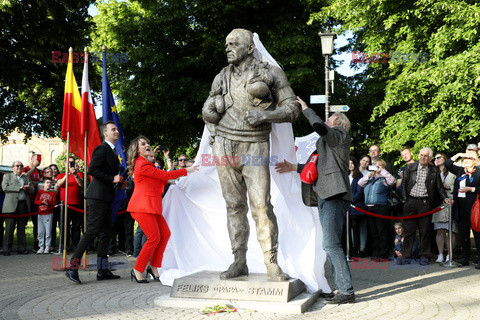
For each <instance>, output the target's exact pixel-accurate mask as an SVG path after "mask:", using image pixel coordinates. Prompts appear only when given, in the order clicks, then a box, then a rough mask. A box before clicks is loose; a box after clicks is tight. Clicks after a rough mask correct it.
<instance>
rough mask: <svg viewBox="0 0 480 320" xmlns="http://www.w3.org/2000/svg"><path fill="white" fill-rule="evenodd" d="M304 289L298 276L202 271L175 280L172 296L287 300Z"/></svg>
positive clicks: (269, 300) (271, 300)
mask: <svg viewBox="0 0 480 320" xmlns="http://www.w3.org/2000/svg"><path fill="white" fill-rule="evenodd" d="M303 291H305V284H304V283H303V282H302V281H300V280H299V279H290V280H286V281H271V280H269V279H268V277H267V275H266V274H250V275H248V276H242V277H238V278H234V279H225V280H224V279H220V272H212V271H203V272H198V273H195V274H192V275H189V276H186V277H182V278H178V279H175V281H174V283H173V286H172V291H171V292H170V297H174V298H196V299H233V300H247V301H265V302H288V301H290V300H292V299H293V298H295V297H296V296H298V295H299V294H300V293H302V292H303Z"/></svg>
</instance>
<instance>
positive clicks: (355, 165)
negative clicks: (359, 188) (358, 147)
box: [350, 156, 363, 179]
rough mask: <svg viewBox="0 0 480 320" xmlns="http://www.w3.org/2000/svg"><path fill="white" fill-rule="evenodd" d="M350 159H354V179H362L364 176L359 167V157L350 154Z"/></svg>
mask: <svg viewBox="0 0 480 320" xmlns="http://www.w3.org/2000/svg"><path fill="white" fill-rule="evenodd" d="M350 161H352V163H353V172H352V177H353V179H360V178H361V177H363V174H362V173H361V172H360V170H359V169H358V167H359V163H358V160H357V158H355V157H354V156H350Z"/></svg>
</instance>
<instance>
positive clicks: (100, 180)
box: [85, 142, 119, 202]
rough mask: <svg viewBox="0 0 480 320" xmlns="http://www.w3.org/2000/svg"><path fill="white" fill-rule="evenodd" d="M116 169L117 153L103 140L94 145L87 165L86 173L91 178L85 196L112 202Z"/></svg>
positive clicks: (117, 163) (117, 165)
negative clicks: (99, 143) (96, 145)
mask: <svg viewBox="0 0 480 320" xmlns="http://www.w3.org/2000/svg"><path fill="white" fill-rule="evenodd" d="M118 169H119V162H118V158H117V155H116V154H115V153H114V152H113V150H112V148H111V147H110V146H109V145H108V143H106V142H104V143H102V144H101V145H99V146H98V147H96V148H95V150H94V151H93V155H92V159H91V161H90V164H89V166H88V174H89V175H91V176H92V177H93V179H92V182H91V183H90V185H89V186H88V189H87V195H86V197H85V198H86V199H97V200H102V201H105V202H113V198H114V197H115V189H114V184H113V178H114V177H115V176H116V175H117V174H118Z"/></svg>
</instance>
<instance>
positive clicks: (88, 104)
mask: <svg viewBox="0 0 480 320" xmlns="http://www.w3.org/2000/svg"><path fill="white" fill-rule="evenodd" d="M88 56H89V54H88V52H87V51H86V52H85V59H84V64H83V78H82V115H81V122H80V128H81V132H82V137H83V138H85V132H88V139H87V140H88V142H87V159H86V160H87V161H86V162H87V165H88V163H90V159H91V158H92V154H93V150H94V149H95V147H96V146H98V145H99V144H101V143H102V141H101V140H100V132H99V130H98V124H97V118H96V116H95V109H94V107H93V99H92V95H91V94H90V84H89V83H88Z"/></svg>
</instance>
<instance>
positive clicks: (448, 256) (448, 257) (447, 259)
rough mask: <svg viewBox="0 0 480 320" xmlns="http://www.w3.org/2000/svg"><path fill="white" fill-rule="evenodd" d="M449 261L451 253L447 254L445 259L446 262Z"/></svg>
mask: <svg viewBox="0 0 480 320" xmlns="http://www.w3.org/2000/svg"><path fill="white" fill-rule="evenodd" d="M448 261H450V255H449V254H447V258H446V259H445V262H448Z"/></svg>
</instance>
